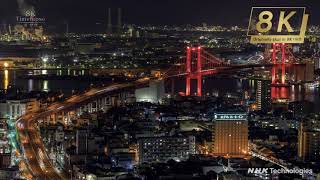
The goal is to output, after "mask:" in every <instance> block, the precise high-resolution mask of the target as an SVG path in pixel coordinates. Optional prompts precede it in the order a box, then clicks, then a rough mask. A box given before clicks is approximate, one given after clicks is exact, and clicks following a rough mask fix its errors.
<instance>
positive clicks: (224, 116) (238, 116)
mask: <svg viewBox="0 0 320 180" xmlns="http://www.w3.org/2000/svg"><path fill="white" fill-rule="evenodd" d="M214 119H215V120H216V121H226V120H242V121H245V120H247V114H245V113H216V114H214Z"/></svg>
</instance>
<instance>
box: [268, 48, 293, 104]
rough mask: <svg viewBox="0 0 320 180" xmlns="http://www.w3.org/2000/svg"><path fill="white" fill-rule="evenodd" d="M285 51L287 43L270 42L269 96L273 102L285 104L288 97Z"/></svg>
mask: <svg viewBox="0 0 320 180" xmlns="http://www.w3.org/2000/svg"><path fill="white" fill-rule="evenodd" d="M286 51H287V44H285V43H281V44H280V43H273V44H272V55H271V63H272V64H273V66H272V71H271V98H272V101H273V103H277V104H279V103H280V104H287V103H288V99H289V97H288V96H289V86H288V84H287V83H286V66H287V64H288V63H290V62H289V59H288V57H287V55H286Z"/></svg>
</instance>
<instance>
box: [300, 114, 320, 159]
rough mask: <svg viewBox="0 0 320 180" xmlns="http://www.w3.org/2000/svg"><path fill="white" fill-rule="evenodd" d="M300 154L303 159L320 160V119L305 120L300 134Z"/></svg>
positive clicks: (301, 125)
mask: <svg viewBox="0 0 320 180" xmlns="http://www.w3.org/2000/svg"><path fill="white" fill-rule="evenodd" d="M298 156H299V158H300V159H301V160H303V161H314V162H317V161H319V160H320V121H319V120H315V119H306V120H303V121H302V122H301V124H300V128H299V134H298Z"/></svg>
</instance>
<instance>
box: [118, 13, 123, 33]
mask: <svg viewBox="0 0 320 180" xmlns="http://www.w3.org/2000/svg"><path fill="white" fill-rule="evenodd" d="M121 28H122V12H121V8H118V31H119V32H120V31H121Z"/></svg>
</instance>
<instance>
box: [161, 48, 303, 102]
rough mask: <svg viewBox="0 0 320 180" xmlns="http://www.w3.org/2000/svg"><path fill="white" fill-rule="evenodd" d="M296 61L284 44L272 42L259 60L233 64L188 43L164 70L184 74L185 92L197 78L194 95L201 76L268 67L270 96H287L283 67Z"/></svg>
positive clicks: (170, 74) (199, 93) (199, 91)
mask: <svg viewBox="0 0 320 180" xmlns="http://www.w3.org/2000/svg"><path fill="white" fill-rule="evenodd" d="M297 63H298V61H297V60H296V58H295V57H294V56H293V54H292V53H291V51H290V48H289V47H288V45H287V44H276V43H274V44H272V47H271V48H269V49H268V51H267V53H266V54H265V56H264V57H263V58H260V61H259V62H256V63H251V62H249V63H248V64H232V63H230V61H226V60H222V59H220V58H218V57H216V56H214V55H212V54H211V53H209V52H207V51H206V50H205V48H203V47H201V46H197V47H187V48H186V56H185V57H183V58H179V59H178V60H177V61H176V62H175V63H174V65H173V66H172V67H171V68H170V69H169V70H168V71H167V72H166V73H164V77H166V78H170V77H177V76H185V79H186V89H185V95H186V96H190V95H191V80H196V81H197V88H196V95H197V96H202V78H203V77H204V76H208V75H213V74H218V73H219V72H225V71H230V70H237V69H246V68H259V67H260V68H264V67H270V68H271V73H270V75H271V78H270V79H271V82H272V83H271V84H272V88H271V96H272V98H273V99H287V98H288V83H287V81H286V69H288V68H290V66H291V65H293V64H297Z"/></svg>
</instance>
